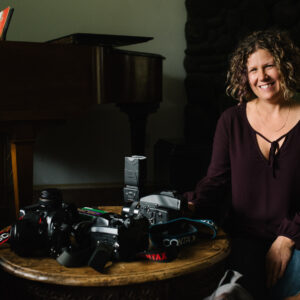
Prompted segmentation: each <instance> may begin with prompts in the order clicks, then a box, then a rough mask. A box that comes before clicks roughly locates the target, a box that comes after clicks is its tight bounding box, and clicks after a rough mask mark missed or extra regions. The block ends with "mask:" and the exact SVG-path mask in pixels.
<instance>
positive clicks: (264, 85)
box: [259, 82, 275, 90]
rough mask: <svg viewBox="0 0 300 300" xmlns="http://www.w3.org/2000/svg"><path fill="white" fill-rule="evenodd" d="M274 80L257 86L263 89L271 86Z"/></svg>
mask: <svg viewBox="0 0 300 300" xmlns="http://www.w3.org/2000/svg"><path fill="white" fill-rule="evenodd" d="M274 83H275V82H270V83H266V84H263V85H259V87H260V88H261V89H263V90H265V89H267V88H269V87H271V86H272V85H273V84H274Z"/></svg>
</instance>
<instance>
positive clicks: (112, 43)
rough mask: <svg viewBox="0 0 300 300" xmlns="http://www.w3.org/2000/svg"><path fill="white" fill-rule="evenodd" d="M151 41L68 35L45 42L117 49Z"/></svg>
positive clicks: (110, 36)
mask: <svg viewBox="0 0 300 300" xmlns="http://www.w3.org/2000/svg"><path fill="white" fill-rule="evenodd" d="M152 39H153V37H144V36H128V35H111V34H93V33H73V34H69V35H66V36H63V37H60V38H56V39H53V40H50V41H47V43H57V44H73V45H89V46H106V47H119V46H127V45H132V44H138V43H144V42H147V41H150V40H152Z"/></svg>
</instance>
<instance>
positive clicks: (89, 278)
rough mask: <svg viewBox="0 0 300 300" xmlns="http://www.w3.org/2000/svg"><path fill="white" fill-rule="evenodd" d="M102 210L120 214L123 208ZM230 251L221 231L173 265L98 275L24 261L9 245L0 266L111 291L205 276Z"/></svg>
mask: <svg viewBox="0 0 300 300" xmlns="http://www.w3.org/2000/svg"><path fill="white" fill-rule="evenodd" d="M101 209H104V210H106V211H110V212H120V209H121V207H101ZM229 251H230V245H229V241H228V239H227V237H226V235H225V234H224V232H222V231H219V232H218V235H217V237H216V239H214V240H208V239H203V240H199V241H198V242H197V243H196V244H194V245H190V246H187V247H185V248H183V249H182V250H181V251H180V253H179V256H178V257H177V258H176V259H175V260H174V261H172V262H169V263H158V262H151V261H134V262H114V263H111V264H110V265H108V266H107V267H105V269H104V271H103V273H99V272H97V271H95V270H94V269H92V268H90V267H80V268H67V267H64V266H61V265H60V264H58V263H57V262H56V260H55V259H53V258H23V257H20V256H18V255H16V254H15V253H14V252H12V251H11V250H10V248H9V245H2V246H1V247H0V266H1V268H2V269H3V270H5V271H7V272H9V273H10V274H12V275H15V276H18V277H20V278H24V279H29V280H32V281H37V282H44V283H47V284H55V285H64V286H82V287H96V286H98V287H101V286H102V287H105V286H107V287H109V286H124V285H132V284H139V283H145V282H155V281H159V280H165V279H170V278H176V277H179V276H185V275H189V274H192V273H194V272H198V273H199V272H200V273H205V272H206V271H207V270H209V269H211V268H213V267H214V265H218V264H219V263H221V262H222V261H224V259H225V258H226V257H227V255H228V254H229Z"/></svg>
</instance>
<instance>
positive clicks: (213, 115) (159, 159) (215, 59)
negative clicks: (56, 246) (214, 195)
mask: <svg viewBox="0 0 300 300" xmlns="http://www.w3.org/2000/svg"><path fill="white" fill-rule="evenodd" d="M185 5H186V10H187V20H186V25H185V37H186V50H185V59H184V67H185V70H186V79H185V88H186V93H187V102H188V103H187V105H186V107H185V124H184V126H185V130H184V135H185V141H184V142H183V143H180V144H178V143H175V142H172V141H160V142H159V143H158V144H157V145H156V155H155V156H156V168H155V170H156V178H161V181H162V180H165V181H166V183H167V184H169V186H170V187H171V188H173V189H176V190H179V191H185V190H190V189H193V188H194V186H195V184H196V182H197V181H198V180H199V179H200V178H202V177H203V176H205V174H206V170H207V167H208V164H209V161H210V156H211V145H212V140H213V135H214V131H215V126H216V122H217V119H218V118H219V116H220V114H221V112H222V111H224V110H225V109H226V108H227V107H229V106H231V105H234V104H236V103H237V102H236V100H233V99H230V98H229V97H227V96H226V94H225V86H226V85H225V82H226V72H227V68H228V61H229V55H230V53H231V52H232V51H233V50H234V48H235V47H236V45H237V43H238V41H239V40H240V39H241V38H243V37H245V36H246V35H247V34H249V33H250V32H252V31H255V30H261V29H267V28H279V29H284V30H287V31H289V32H290V35H291V37H292V38H293V39H294V41H295V42H296V44H298V45H300V18H299V15H300V1H296V0H295V1H293V0H226V1H217V0H206V1H203V0H201V1H200V0H186V1H185Z"/></svg>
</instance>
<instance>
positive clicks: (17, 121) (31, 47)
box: [0, 34, 163, 223]
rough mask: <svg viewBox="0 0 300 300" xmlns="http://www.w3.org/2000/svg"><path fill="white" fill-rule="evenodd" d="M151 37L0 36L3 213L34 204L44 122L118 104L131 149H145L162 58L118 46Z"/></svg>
mask: <svg viewBox="0 0 300 300" xmlns="http://www.w3.org/2000/svg"><path fill="white" fill-rule="evenodd" d="M149 39H151V38H146V37H130V36H111V35H93V34H74V35H70V36H67V37H63V38H58V39H55V40H52V41H49V42H45V43H32V42H12V41H1V42H0V66H1V69H0V85H1V89H0V134H1V136H0V147H1V149H0V151H1V155H2V158H3V159H2V160H1V163H0V169H1V175H0V181H1V195H0V197H1V198H0V211H1V213H0V219H1V220H5V219H7V218H9V219H11V215H12V214H13V215H14V216H15V215H16V214H17V213H18V211H19V208H20V207H23V206H25V205H28V204H31V203H32V193H33V146H34V142H35V138H36V134H37V131H38V128H40V127H41V126H43V125H44V124H45V123H47V124H49V123H52V122H57V121H60V120H66V119H68V118H70V117H74V116H75V117H76V115H78V114H80V113H81V112H82V111H84V110H87V109H91V108H92V107H93V106H95V105H100V104H104V103H116V104H117V105H118V106H119V107H120V109H121V110H122V111H124V112H125V113H127V114H128V116H129V121H130V125H131V149H132V153H133V154H143V153H144V142H145V141H144V136H145V126H146V118H147V115H148V114H149V113H152V112H155V111H156V110H157V108H158V107H159V103H160V101H161V100H162V61H163V57H162V56H161V55H157V54H149V53H148V54H147V53H140V52H133V51H125V50H121V49H118V48H116V46H124V45H128V44H134V43H139V42H145V41H147V40H149ZM7 157H9V160H7V159H6V158H7ZM13 199H14V201H13ZM9 211H10V212H12V214H9ZM2 223H3V222H2Z"/></svg>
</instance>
